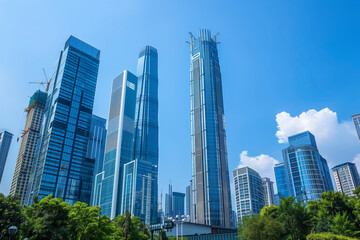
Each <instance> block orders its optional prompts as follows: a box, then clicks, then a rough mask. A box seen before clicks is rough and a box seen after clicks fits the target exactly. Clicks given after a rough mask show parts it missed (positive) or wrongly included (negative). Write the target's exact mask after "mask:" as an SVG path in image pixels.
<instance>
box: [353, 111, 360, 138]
mask: <svg viewBox="0 0 360 240" xmlns="http://www.w3.org/2000/svg"><path fill="white" fill-rule="evenodd" d="M351 118H352V120H353V122H354V125H355V130H356V133H357V136H358V138H359V141H360V113H358V114H355V115H352V116H351Z"/></svg>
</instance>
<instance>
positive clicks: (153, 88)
mask: <svg viewBox="0 0 360 240" xmlns="http://www.w3.org/2000/svg"><path fill="white" fill-rule="evenodd" d="M137 77H138V84H137V95H136V111H135V129H134V155H133V156H134V160H135V161H136V180H135V205H134V208H133V213H134V215H135V216H138V217H140V219H141V220H142V221H144V222H145V223H146V224H151V223H156V222H157V204H158V161H159V145H158V144H159V138H158V131H159V130H158V128H159V126H158V54H157V50H156V49H155V48H153V47H150V46H146V47H144V48H143V49H141V50H140V53H139V59H138V65H137Z"/></svg>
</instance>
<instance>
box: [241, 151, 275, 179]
mask: <svg viewBox="0 0 360 240" xmlns="http://www.w3.org/2000/svg"><path fill="white" fill-rule="evenodd" d="M277 163H279V161H277V160H276V159H275V158H272V157H270V156H269V155H265V154H261V155H259V156H255V157H252V156H249V153H248V151H242V153H241V154H240V164H239V166H238V167H250V168H252V169H254V170H255V171H257V172H258V173H259V174H260V176H261V177H269V178H271V179H272V181H275V176H274V165H275V164H277Z"/></svg>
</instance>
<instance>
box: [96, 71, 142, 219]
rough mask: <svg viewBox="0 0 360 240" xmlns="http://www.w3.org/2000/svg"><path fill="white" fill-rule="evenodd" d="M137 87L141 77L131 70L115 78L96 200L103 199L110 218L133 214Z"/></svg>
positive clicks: (103, 211)
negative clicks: (138, 78) (138, 79)
mask: <svg viewBox="0 0 360 240" xmlns="http://www.w3.org/2000/svg"><path fill="white" fill-rule="evenodd" d="M136 89H137V77H136V76H135V75H134V74H132V73H131V72H129V71H124V72H122V73H120V74H119V75H118V76H117V77H115V78H114V80H113V84H112V90H111V98H110V111H109V118H108V131H107V136H106V145H105V159H104V167H103V171H102V172H100V173H98V174H97V175H96V179H95V182H94V189H95V191H94V193H95V194H96V196H95V197H94V199H95V201H96V199H97V198H100V199H99V200H98V201H99V206H100V207H101V209H102V213H103V214H105V215H107V216H109V217H110V218H114V217H116V216H117V215H119V214H124V213H126V212H130V213H132V214H133V210H134V209H133V201H134V200H133V197H134V196H133V187H134V176H135V174H136V173H135V172H134V171H135V168H136V164H135V162H134V160H133V147H134V120H135V104H136ZM129 169H130V171H129Z"/></svg>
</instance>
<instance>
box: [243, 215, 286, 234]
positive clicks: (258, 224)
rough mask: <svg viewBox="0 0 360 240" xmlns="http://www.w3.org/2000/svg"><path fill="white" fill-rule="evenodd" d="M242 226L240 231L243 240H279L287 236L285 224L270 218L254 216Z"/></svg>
mask: <svg viewBox="0 0 360 240" xmlns="http://www.w3.org/2000/svg"><path fill="white" fill-rule="evenodd" d="M242 224H243V226H242V227H241V228H242V229H241V230H240V231H241V234H240V235H241V237H242V239H244V238H245V239H247V240H279V239H282V238H283V237H284V234H285V229H284V226H283V224H282V223H280V222H279V221H277V220H276V219H274V218H272V217H270V216H260V215H254V216H252V217H250V218H248V219H247V220H246V221H245V222H243V223H242ZM240 239H241V238H240Z"/></svg>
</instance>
